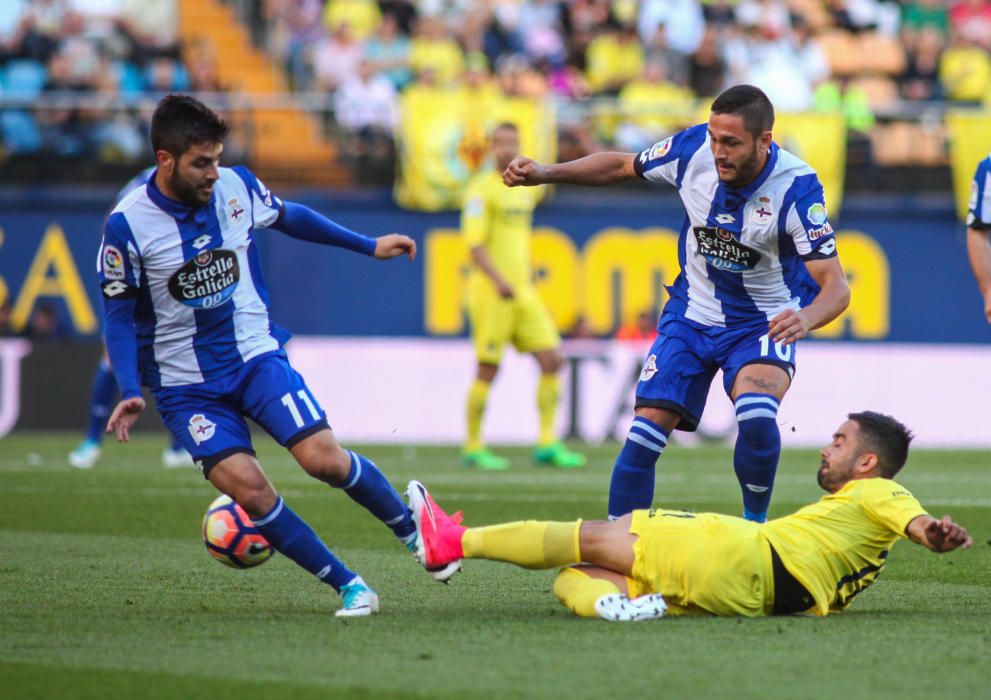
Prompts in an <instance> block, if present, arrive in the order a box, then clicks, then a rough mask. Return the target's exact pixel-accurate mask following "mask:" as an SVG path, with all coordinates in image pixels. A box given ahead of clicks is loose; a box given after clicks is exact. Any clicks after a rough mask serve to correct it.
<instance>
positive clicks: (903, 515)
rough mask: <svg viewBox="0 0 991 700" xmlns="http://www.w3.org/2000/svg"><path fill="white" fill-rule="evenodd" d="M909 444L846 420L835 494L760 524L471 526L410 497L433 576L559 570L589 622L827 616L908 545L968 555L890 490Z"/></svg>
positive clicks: (639, 520) (832, 466)
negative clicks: (459, 569)
mask: <svg viewBox="0 0 991 700" xmlns="http://www.w3.org/2000/svg"><path fill="white" fill-rule="evenodd" d="M911 439H912V435H911V433H910V432H909V431H908V430H907V429H906V428H905V426H904V425H902V424H901V423H899V422H898V421H896V420H895V419H894V418H891V417H890V416H885V415H881V414H879V413H874V412H872V411H865V412H863V413H851V414H849V416H848V419H847V420H846V421H845V422H844V423H843V424H842V425H840V427H839V428H837V430H836V432H835V433H834V434H833V439H832V441H831V442H830V443H829V444H828V445H826V446H825V447H824V448H822V451H821V453H820V454H821V462H820V466H819V472H818V480H819V485H820V486H821V487H822V488H823V489H824V490H826V491H828V493H827V495H825V496H823V497H822V498H821V499H820V500H819V501H818V502H817V503H813V504H812V505H808V506H806V507H804V508H802V509H801V510H799V511H797V512H796V513H793V514H791V515H788V516H785V517H783V518H778V519H776V520H771V521H770V522H767V523H763V524H761V523H755V522H751V521H747V520H743V519H742V518H736V517H732V516H729V515H721V514H717V513H688V512H683V511H675V510H636V511H634V512H633V513H631V514H629V515H626V516H623V517H622V518H620V519H619V520H615V521H589V522H582V521H581V520H579V521H578V522H574V523H555V522H538V521H533V520H528V521H524V522H516V523H508V524H505V525H495V526H490V527H480V528H465V527H463V526H461V524H460V523H461V519H460V514H458V515H455V516H454V517H449V516H447V515H446V514H445V513H444V511H442V510H441V509H440V508H439V507H438V506H437V504H436V503H434V501H433V500H432V499H431V497H430V495H429V494H428V493H427V491H426V489H424V487H423V485H422V484H420V483H419V482H416V481H414V482H411V483H410V487H409V489H408V491H407V495H408V496H409V498H410V506H411V508H412V510H413V517H414V520H415V522H416V523H417V528H418V531H419V532H420V533H421V535H422V537H421V538H420V540H419V541H420V542H421V543H422V544H421V546H420V547H419V551H418V556H419V557H420V558H421V562H422V563H424V564H425V565H426V566H430V567H435V566H440V565H443V564H445V563H447V562H450V561H454V560H456V559H460V558H462V557H463V558H466V559H492V560H497V561H505V562H511V563H513V564H517V565H519V566H522V567H525V568H530V569H547V568H554V567H559V566H563V567H566V568H564V569H563V570H562V571H561V572H560V574H559V575H558V577H557V579H556V581H555V582H554V593H555V595H556V596H557V598H558V600H560V601H561V602H562V603H563V604H564V605H565V606H567V607H568V608H569V609H570V610H572V611H573V612H574V613H576V614H578V615H581V616H582V617H599V618H604V619H606V620H613V621H629V620H652V619H657V618H659V617H662V616H663V615H665V614H677V615H692V614H702V615H705V614H708V615H742V616H747V617H756V616H760V615H788V614H794V613H810V614H814V615H826V614H828V613H830V612H839V611H841V610H844V609H846V608H847V606H849V605H850V603H851V602H852V601H853V600H854V598H855V597H856V596H857V594H858V593H860V592H861V591H863V590H864V589H865V588H867V587H868V586H870V585H871V584H872V583H874V581H875V580H877V577H878V575H879V574H880V573H881V571H882V569H883V568H884V565H885V563H886V562H887V560H888V555H889V553H890V552H891V548H892V546H893V545H894V544H895V542H897V541H898V539H899V538H901V537H907V538H908V539H911V540H912V541H913V542H916V543H918V544H921V545H923V546H924V547H927V548H929V549H931V550H933V551H935V552H949V551H952V550H954V549H957V548H959V547H963V548H967V547H969V546H970V544H971V538H970V536H969V535H968V534H967V531H966V530H965V529H964V528H962V527H961V526H959V525H957V524H956V523H954V522H953V521H952V520H951V519H950V518H949V516H944V517H943V518H942V519H939V520H937V519H936V518H934V517H932V516H930V515H929V514H927V513H926V511H925V510H924V509H923V508H922V506H921V505H920V504H919V502H918V501H917V500H916V499H915V498H914V497H913V496H912V494H911V493H909V492H908V491H906V490H905V489H904V488H903V487H901V486H899V485H898V484H897V483H896V482H894V481H893V480H892V479H893V478H894V476H895V475H896V474H897V473H898V471H899V470H900V469H901V468H902V466H903V465H904V464H905V460H906V458H907V456H908V446H909V442H910V441H911Z"/></svg>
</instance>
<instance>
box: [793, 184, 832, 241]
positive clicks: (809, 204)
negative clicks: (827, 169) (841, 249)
mask: <svg viewBox="0 0 991 700" xmlns="http://www.w3.org/2000/svg"><path fill="white" fill-rule="evenodd" d="M785 198H786V200H791V201H792V202H793V204H792V206H791V207H790V208H788V210H787V214H786V218H785V226H786V227H787V233H788V235H789V236H791V238H792V240H793V241H794V242H795V250H796V251H797V252H798V254H799V255H800V256H801V257H802V259H803V260H823V259H825V258H833V257H836V236H835V234H834V233H833V227H832V225H831V224H830V223H829V212H828V211H827V210H826V197H825V195H824V194H823V191H822V184H820V182H819V178H818V177H816V175H815V173H811V174H809V175H800V176H799V177H796V178H795V182H794V183H792V186H791V188H790V189H789V192H788V193H787V194H786V195H785Z"/></svg>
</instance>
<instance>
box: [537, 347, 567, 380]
mask: <svg viewBox="0 0 991 700" xmlns="http://www.w3.org/2000/svg"><path fill="white" fill-rule="evenodd" d="M538 361H539V362H540V371H541V372H543V373H544V374H556V373H558V372H560V371H561V368H562V367H564V356H562V355H561V353H560V352H558V351H556V350H553V351H550V352H545V353H542V354H540V355H539V356H538Z"/></svg>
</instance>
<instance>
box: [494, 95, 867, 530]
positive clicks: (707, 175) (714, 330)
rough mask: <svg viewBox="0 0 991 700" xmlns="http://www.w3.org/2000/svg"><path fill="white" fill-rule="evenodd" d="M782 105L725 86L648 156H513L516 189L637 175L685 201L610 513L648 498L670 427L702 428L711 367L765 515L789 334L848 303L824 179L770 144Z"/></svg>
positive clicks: (743, 480)
mask: <svg viewBox="0 0 991 700" xmlns="http://www.w3.org/2000/svg"><path fill="white" fill-rule="evenodd" d="M773 126H774V107H773V106H772V105H771V103H770V101H769V100H768V99H767V96H766V95H765V94H764V93H763V92H761V91H760V90H759V89H757V88H755V87H752V86H749V85H738V86H736V87H732V88H730V89H728V90H726V91H725V92H723V93H722V94H721V95H720V96H719V97H717V98H716V100H715V101H714V102H713V103H712V111H711V115H710V117H709V121H708V123H707V124H699V125H697V126H693V127H691V128H689V129H687V130H685V131H682V132H680V133H678V134H675V135H674V136H672V137H670V138H668V139H665V140H664V141H661V142H660V143H657V144H655V145H654V146H653V147H651V148H650V149H648V150H646V151H643V152H642V153H639V154H636V153H596V154H593V155H590V156H587V157H585V158H581V159H579V160H575V161H571V162H569V163H559V164H556V165H542V164H540V163H537V162H535V161H533V160H531V159H529V158H524V157H520V158H516V159H515V160H514V161H513V162H511V163H510V164H509V167H507V168H506V170H505V171H504V173H503V181H504V182H505V183H506V184H507V185H509V186H510V187H513V186H517V185H543V184H560V183H570V184H576V185H594V186H599V185H608V184H612V183H614V182H621V181H623V180H627V179H631V178H635V177H642V178H644V179H646V180H649V181H651V182H666V183H668V184H671V185H674V186H675V187H676V188H677V189H678V193H679V194H680V195H681V200H682V203H683V204H684V206H685V214H686V216H685V222H684V224H683V226H682V228H681V235H680V237H679V240H678V261H679V263H680V264H681V272H680V274H679V275H678V277H677V279H676V280H675V281H674V284H673V285H672V286H670V287H668V292H669V294H670V299H669V300H668V302H667V304H666V305H665V307H664V312H663V314H662V315H661V319H660V322H659V324H658V336H657V340H656V341H655V342H654V344H653V345H652V346H651V348H650V352H649V353H648V356H647V361H646V363H645V365H644V368H643V372H642V373H641V375H640V383H639V384H638V385H637V400H636V417H635V418H634V420H633V425H632V427H631V428H630V432H629V434H628V435H627V439H626V443H625V444H624V446H623V449H622V450H621V451H620V454H619V457H618V458H617V460H616V465H615V467H614V469H613V474H612V482H611V484H610V488H609V516H610V517H611V518H618V517H620V516H622V515H625V514H626V513H630V512H632V511H633V510H637V509H645V508H650V506H651V503H652V501H653V497H654V465H655V463H656V461H657V458H658V457H659V456H660V454H661V452H662V451H663V449H664V446H665V444H666V443H667V439H668V435H669V434H670V432H671V430H673V429H675V428H678V429H680V430H695V429H696V428H697V427H698V423H699V419H700V418H701V416H702V410H703V408H704V407H705V401H706V397H707V396H708V393H709V385H710V384H711V382H712V380H713V378H714V377H715V374H716V370H719V369H722V370H723V387H724V389H725V390H726V393H727V394H728V395H729V397H730V398H731V399H732V400H733V402H734V404H735V408H736V418H737V423H738V425H739V434H738V436H737V440H736V450H735V452H734V458H733V465H734V468H735V470H736V475H737V478H738V479H739V481H740V487H741V490H742V492H743V513H744V517H746V518H747V519H749V520H754V521H758V522H763V521H764V520H766V518H767V509H768V505H769V504H770V500H771V489H772V487H773V485H774V474H775V471H776V470H777V465H778V457H779V455H780V453H781V434H780V431H779V430H778V425H777V412H778V405H779V403H780V401H781V399H782V398H783V397H784V395H785V392H787V391H788V388H789V386H790V385H791V380H792V376H793V375H794V372H795V359H796V358H795V354H796V348H795V341H797V340H800V339H802V338H804V337H805V336H806V335H807V334H808V332H809V331H810V330H812V329H814V328H819V327H820V326H823V325H825V324H827V323H829V322H830V321H832V320H833V319H835V318H836V317H837V316H839V315H840V314H841V313H843V311H844V310H845V309H846V307H847V305H848V304H849V302H850V289H849V286H848V285H847V280H846V276H845V275H844V273H843V269H842V267H840V262H839V258H838V257H837V253H836V241H835V238H834V236H833V229H832V227H831V226H830V224H829V220H828V218H827V215H826V203H825V200H824V198H823V191H822V185H820V184H819V179H818V177H817V176H816V174H815V171H813V170H812V168H810V167H809V166H808V165H807V164H805V163H803V162H802V161H801V160H799V159H798V158H797V157H795V156H794V155H792V154H791V153H788V152H787V151H785V150H784V149H782V148H779V147H778V145H777V144H776V143H774V141H773V139H772V135H771V129H772V128H773Z"/></svg>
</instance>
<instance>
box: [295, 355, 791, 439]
mask: <svg viewBox="0 0 991 700" xmlns="http://www.w3.org/2000/svg"><path fill="white" fill-rule="evenodd" d="M765 337H767V336H765ZM789 353H790V349H789ZM296 396H298V397H299V399H300V401H302V402H303V403H304V404H306V409H307V410H308V411H309V412H310V415H311V416H313V420H320V413H319V412H318V411H317V407H316V406H314V405H313V401H312V400H310V397H309V395H308V394H307V393H306V391H305V390H303V389H300V390H299V391H297V392H296ZM282 405H283V406H285V407H286V408H288V409H289V413H290V415H292V419H293V421H295V423H296V427H297V428H302V427H303V416H302V415H300V412H299V407H298V406H296V401H295V400H294V399H293V397H292V392H288V393H286V394H285V395H284V396H283V397H282Z"/></svg>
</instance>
